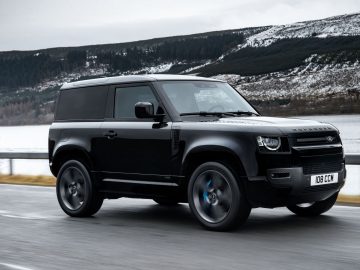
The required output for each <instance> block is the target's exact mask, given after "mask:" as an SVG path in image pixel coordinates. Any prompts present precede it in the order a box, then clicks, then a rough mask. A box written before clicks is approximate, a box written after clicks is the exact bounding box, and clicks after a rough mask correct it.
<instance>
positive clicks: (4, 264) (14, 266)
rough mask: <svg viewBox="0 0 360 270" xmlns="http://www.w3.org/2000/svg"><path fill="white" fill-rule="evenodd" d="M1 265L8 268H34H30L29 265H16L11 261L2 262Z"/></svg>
mask: <svg viewBox="0 0 360 270" xmlns="http://www.w3.org/2000/svg"><path fill="white" fill-rule="evenodd" d="M0 265H2V266H6V267H7V268H10V269H16V270H33V269H32V268H29V267H24V266H20V265H16V264H11V263H0Z"/></svg>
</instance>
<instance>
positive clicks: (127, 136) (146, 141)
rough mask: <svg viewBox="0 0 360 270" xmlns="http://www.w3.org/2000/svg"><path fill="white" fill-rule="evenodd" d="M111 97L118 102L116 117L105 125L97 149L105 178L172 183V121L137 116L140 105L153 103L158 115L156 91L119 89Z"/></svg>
mask: <svg viewBox="0 0 360 270" xmlns="http://www.w3.org/2000/svg"><path fill="white" fill-rule="evenodd" d="M110 95H113V96H114V100H115V102H114V112H113V118H112V119H109V120H108V121H105V122H104V123H103V124H102V126H101V130H102V132H103V138H102V139H101V143H100V144H99V145H98V147H99V149H98V150H97V152H98V153H99V152H100V153H101V154H100V155H99V158H100V160H99V164H100V168H101V171H103V173H104V178H110V179H113V180H115V181H116V180H118V181H123V182H124V181H125V182H126V181H129V180H131V181H133V180H135V181H144V180H146V181H160V182H166V181H170V177H169V175H170V174H171V164H170V163H171V161H170V160H171V122H167V123H162V124H159V123H158V122H155V121H154V120H153V119H138V118H136V116H135V104H136V103H137V102H151V103H152V104H153V105H154V112H157V110H158V107H159V102H158V98H157V97H156V93H155V92H154V89H152V87H151V86H150V85H147V84H137V85H132V86H117V87H113V89H112V91H110Z"/></svg>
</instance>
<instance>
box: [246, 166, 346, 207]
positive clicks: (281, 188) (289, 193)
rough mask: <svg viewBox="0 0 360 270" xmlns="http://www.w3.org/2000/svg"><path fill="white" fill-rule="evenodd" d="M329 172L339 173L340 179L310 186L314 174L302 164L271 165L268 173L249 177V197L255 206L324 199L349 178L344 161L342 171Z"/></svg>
mask: <svg viewBox="0 0 360 270" xmlns="http://www.w3.org/2000/svg"><path fill="white" fill-rule="evenodd" d="M326 173H338V182H337V183H334V184H325V185H318V186H311V184H310V178H311V174H304V173H303V168H302V167H292V168H274V169H268V170H267V171H266V176H263V177H254V178H249V179H248V184H247V188H248V190H247V191H248V199H249V201H250V203H251V204H252V206H253V207H258V206H261V207H277V206H286V205H288V204H293V203H295V204H298V203H306V202H314V201H322V200H325V199H327V198H329V197H330V196H332V195H333V194H335V193H336V192H338V191H339V190H340V189H341V188H342V187H343V185H344V183H345V178H346V169H345V164H344V163H342V166H341V170H339V171H332V172H326ZM326 173H321V174H326Z"/></svg>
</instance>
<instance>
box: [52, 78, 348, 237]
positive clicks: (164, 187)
mask: <svg viewBox="0 0 360 270" xmlns="http://www.w3.org/2000/svg"><path fill="white" fill-rule="evenodd" d="M49 164H50V169H51V172H52V173H53V175H54V176H55V177H56V178H57V183H56V192H57V198H58V201H59V204H60V206H61V208H62V209H63V210H64V212H65V213H66V214H68V215H70V216H73V217H84V216H91V215H93V214H95V213H96V212H97V211H98V210H99V209H100V207H101V205H102V203H103V200H104V199H116V198H120V197H131V198H147V199H153V200H154V201H155V202H157V203H158V204H160V205H164V206H169V207H170V206H173V205H176V204H178V203H188V204H189V206H190V209H191V212H192V214H193V215H194V217H195V218H196V219H197V220H198V221H199V222H200V224H202V225H203V226H205V227H206V228H208V229H210V230H219V231H220V230H229V229H232V228H235V227H236V226H237V225H239V224H241V223H243V222H245V221H246V219H247V218H248V216H249V214H250V211H251V209H252V208H255V207H266V208H274V207H282V206H286V207H287V208H288V209H289V210H290V211H292V212H293V213H295V214H297V215H301V216H317V215H320V214H322V213H324V212H326V211H327V210H329V209H330V208H331V207H332V206H333V205H334V203H335V201H336V199H337V196H338V193H339V190H340V189H341V187H342V186H343V185H344V181H345V176H346V171H345V159H344V150H343V147H342V142H341V139H340V136H339V132H338V130H337V129H336V128H335V127H334V126H332V125H330V124H326V123H320V122H316V121H310V120H299V119H290V118H275V117H264V116H261V115H260V114H259V112H257V110H256V109H255V108H254V107H252V106H251V105H250V104H249V102H247V101H246V99H245V98H244V97H242V96H241V95H240V94H239V93H238V92H237V91H236V90H235V89H234V88H232V87H231V86H230V85H229V84H227V83H226V82H224V81H220V80H215V79H209V78H201V77H196V76H181V75H134V76H119V77H108V78H100V79H92V80H86V81H78V82H71V83H66V84H65V85H63V87H62V88H61V90H60V92H59V96H58V99H57V103H56V109H55V119H54V122H53V124H52V125H51V127H50V131H49Z"/></svg>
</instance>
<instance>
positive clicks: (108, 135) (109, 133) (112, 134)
mask: <svg viewBox="0 0 360 270" xmlns="http://www.w3.org/2000/svg"><path fill="white" fill-rule="evenodd" d="M104 136H105V137H106V138H108V139H113V138H114V137H116V136H117V133H116V132H115V131H113V130H109V131H106V132H104Z"/></svg>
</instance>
